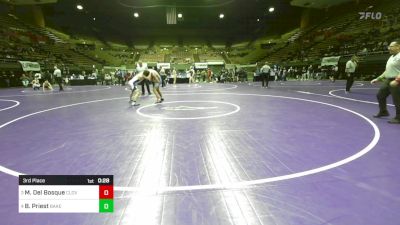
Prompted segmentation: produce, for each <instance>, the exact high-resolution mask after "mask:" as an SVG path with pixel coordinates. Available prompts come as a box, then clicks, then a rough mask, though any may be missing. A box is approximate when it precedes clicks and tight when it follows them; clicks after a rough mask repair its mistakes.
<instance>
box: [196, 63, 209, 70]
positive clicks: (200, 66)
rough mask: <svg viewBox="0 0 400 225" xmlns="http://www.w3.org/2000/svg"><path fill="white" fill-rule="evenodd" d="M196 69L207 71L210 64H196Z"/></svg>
mask: <svg viewBox="0 0 400 225" xmlns="http://www.w3.org/2000/svg"><path fill="white" fill-rule="evenodd" d="M194 68H195V69H207V68H208V64H207V63H194Z"/></svg>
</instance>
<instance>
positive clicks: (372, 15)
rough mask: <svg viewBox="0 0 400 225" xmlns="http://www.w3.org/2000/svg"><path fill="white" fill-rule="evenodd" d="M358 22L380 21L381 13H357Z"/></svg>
mask: <svg viewBox="0 0 400 225" xmlns="http://www.w3.org/2000/svg"><path fill="white" fill-rule="evenodd" d="M358 14H360V20H368V19H371V20H380V19H381V18H382V13H381V12H359V13H358Z"/></svg>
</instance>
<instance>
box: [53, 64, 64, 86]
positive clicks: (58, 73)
mask: <svg viewBox="0 0 400 225" xmlns="http://www.w3.org/2000/svg"><path fill="white" fill-rule="evenodd" d="M53 75H54V78H55V79H56V83H57V84H58V86H59V91H64V88H63V84H62V83H63V81H62V80H63V79H62V74H61V70H60V69H58V68H57V66H54V72H53Z"/></svg>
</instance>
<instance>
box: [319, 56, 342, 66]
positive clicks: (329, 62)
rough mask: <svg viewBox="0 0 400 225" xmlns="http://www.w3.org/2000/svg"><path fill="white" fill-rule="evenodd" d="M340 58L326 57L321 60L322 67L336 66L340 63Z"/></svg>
mask: <svg viewBox="0 0 400 225" xmlns="http://www.w3.org/2000/svg"><path fill="white" fill-rule="evenodd" d="M339 59H340V56H331V57H324V58H322V60H321V66H336V65H337V64H338V63H339Z"/></svg>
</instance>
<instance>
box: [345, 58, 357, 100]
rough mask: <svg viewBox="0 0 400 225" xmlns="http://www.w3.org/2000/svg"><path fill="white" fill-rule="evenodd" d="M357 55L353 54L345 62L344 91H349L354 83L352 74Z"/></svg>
mask: <svg viewBox="0 0 400 225" xmlns="http://www.w3.org/2000/svg"><path fill="white" fill-rule="evenodd" d="M357 63H358V57H357V56H355V55H353V56H352V57H351V59H350V60H349V61H347V62H346V69H345V72H346V76H347V77H346V80H347V81H346V93H349V92H350V88H351V87H352V86H353V83H354V75H355V72H356V68H357V66H358V64H357Z"/></svg>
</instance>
